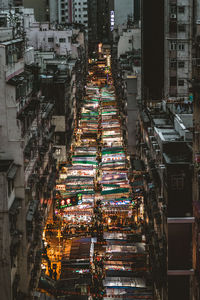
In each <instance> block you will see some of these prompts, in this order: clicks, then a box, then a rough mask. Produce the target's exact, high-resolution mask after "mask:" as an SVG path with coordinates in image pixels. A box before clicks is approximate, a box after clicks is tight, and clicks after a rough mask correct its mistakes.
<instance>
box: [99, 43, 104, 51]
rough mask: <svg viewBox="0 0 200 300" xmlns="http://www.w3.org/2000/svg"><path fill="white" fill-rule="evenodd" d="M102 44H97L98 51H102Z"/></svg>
mask: <svg viewBox="0 0 200 300" xmlns="http://www.w3.org/2000/svg"><path fill="white" fill-rule="evenodd" d="M102 46H103V45H102V43H99V44H98V51H99V53H102Z"/></svg>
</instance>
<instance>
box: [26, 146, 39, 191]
mask: <svg viewBox="0 0 200 300" xmlns="http://www.w3.org/2000/svg"><path fill="white" fill-rule="evenodd" d="M38 158H39V154H38V150H37V151H36V152H35V154H34V156H33V158H31V159H30V160H29V162H28V164H27V166H26V168H25V172H24V181H25V187H28V179H29V176H30V175H31V173H32V172H33V170H34V167H35V164H36V162H37V160H38Z"/></svg>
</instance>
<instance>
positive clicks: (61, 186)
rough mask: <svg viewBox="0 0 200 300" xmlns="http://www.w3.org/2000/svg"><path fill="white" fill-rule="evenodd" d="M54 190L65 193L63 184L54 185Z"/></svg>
mask: <svg viewBox="0 0 200 300" xmlns="http://www.w3.org/2000/svg"><path fill="white" fill-rule="evenodd" d="M56 190H58V191H66V186H65V184H57V185H56Z"/></svg>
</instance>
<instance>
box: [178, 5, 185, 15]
mask: <svg viewBox="0 0 200 300" xmlns="http://www.w3.org/2000/svg"><path fill="white" fill-rule="evenodd" d="M178 12H179V14H184V13H185V6H179V7H178Z"/></svg>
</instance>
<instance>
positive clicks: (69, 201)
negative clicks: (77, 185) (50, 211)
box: [55, 190, 82, 209]
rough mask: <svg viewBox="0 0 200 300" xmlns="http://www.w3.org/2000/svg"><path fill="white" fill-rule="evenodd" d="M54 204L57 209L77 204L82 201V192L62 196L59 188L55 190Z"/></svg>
mask: <svg viewBox="0 0 200 300" xmlns="http://www.w3.org/2000/svg"><path fill="white" fill-rule="evenodd" d="M55 199H56V206H57V208H58V209H61V208H66V207H70V206H75V205H79V204H81V203H82V194H80V193H79V194H76V195H74V196H65V197H63V196H62V194H61V193H60V192H59V190H57V191H56V195H55Z"/></svg>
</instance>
